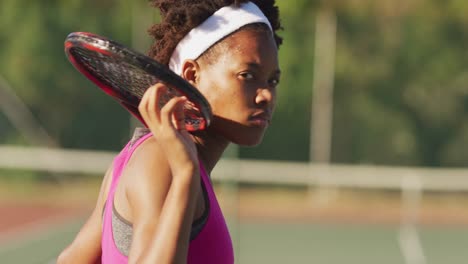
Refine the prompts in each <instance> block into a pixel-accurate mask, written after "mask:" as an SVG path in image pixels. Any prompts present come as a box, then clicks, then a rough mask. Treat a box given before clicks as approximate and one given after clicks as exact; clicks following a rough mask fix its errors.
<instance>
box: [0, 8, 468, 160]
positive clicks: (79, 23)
mask: <svg viewBox="0 0 468 264" xmlns="http://www.w3.org/2000/svg"><path fill="white" fill-rule="evenodd" d="M278 5H279V7H280V10H281V16H282V21H283V26H284V29H285V30H284V31H283V32H281V35H282V36H283V37H284V45H283V46H282V47H281V49H280V63H281V68H282V73H283V74H282V81H281V84H280V87H279V99H278V100H279V101H278V107H277V111H276V113H275V118H274V120H273V125H272V126H271V127H270V130H269V131H268V133H267V135H266V137H265V140H264V142H263V144H262V145H261V146H259V147H257V148H242V149H241V150H240V155H241V158H256V159H281V160H296V161H305V160H309V158H310V157H309V156H310V154H309V138H310V136H309V135H310V125H309V124H310V121H311V98H312V96H313V93H312V84H313V80H314V76H313V75H314V74H313V73H314V58H315V56H316V54H314V44H315V30H316V28H315V23H316V14H317V12H319V11H320V10H328V11H329V12H332V13H333V14H335V15H336V21H337V35H336V40H337V44H336V60H335V63H336V65H335V77H334V80H335V84H334V94H333V102H334V106H333V133H332V153H331V161H332V162H334V163H354V164H356V163H366V164H385V165H409V166H435V167H437V166H467V165H468V159H467V158H466V157H468V115H467V112H468V60H467V59H468V49H467V48H466V47H467V46H468V16H467V15H466V14H467V11H468V2H467V1H463V0H445V1H440V0H412V1H403V0H379V1H375V0H346V1H343V0H335V1H331V0H328V1H319V0H293V1H286V0H278ZM136 6H138V7H136ZM103 10H105V12H103ZM140 12H141V13H140ZM143 12H146V16H147V14H148V13H149V14H150V18H151V19H150V21H149V22H147V23H146V22H144V21H143V22H138V23H136V22H135V21H138V19H139V17H140V16H144V15H143ZM157 20H158V15H157V13H156V11H155V10H154V9H153V8H151V7H149V4H148V3H147V2H146V1H138V2H137V1H127V0H99V1H97V0H93V1H91V0H68V1H58V0H41V1H26V0H2V1H0V61H1V63H0V75H1V76H2V77H3V78H5V79H6V81H7V82H8V83H9V84H10V85H11V87H12V88H13V89H14V91H15V92H16V94H17V95H18V96H19V97H20V98H21V99H22V100H23V101H24V102H25V103H26V104H27V105H28V107H29V108H30V109H31V111H32V112H33V113H34V115H35V116H36V118H37V119H38V120H39V121H40V123H41V124H42V125H43V126H44V127H45V128H46V130H47V131H48V132H49V133H50V134H51V136H52V137H53V138H55V139H56V140H57V141H58V142H59V144H60V146H61V147H65V148H82V149H99V150H115V151H117V150H119V149H120V148H121V147H122V145H123V144H124V143H125V142H126V141H127V140H128V138H129V134H130V127H131V125H130V123H131V122H130V117H129V114H128V113H127V112H126V111H125V110H124V109H123V108H121V107H120V106H119V105H118V104H117V103H115V102H114V101H113V100H111V99H110V98H108V97H107V96H106V95H105V94H104V93H102V92H101V91H100V90H99V89H96V88H95V87H94V86H93V84H91V83H90V82H89V81H88V80H87V79H85V78H84V77H83V76H81V74H79V73H78V72H77V71H76V70H75V69H74V68H73V67H72V65H71V64H70V63H69V62H68V61H67V59H66V57H65V55H64V51H63V42H64V39H65V37H66V36H67V34H68V33H70V32H73V31H89V32H93V33H96V34H100V35H104V36H107V37H109V38H111V39H114V40H117V41H119V42H121V43H125V44H127V45H129V46H133V47H135V48H137V49H139V50H140V51H141V52H145V50H142V47H141V46H138V45H136V44H135V34H142V33H145V32H146V30H147V29H148V28H149V27H150V26H151V23H152V22H156V21H157ZM144 41H145V43H148V42H149V41H150V39H149V37H148V36H146V39H145V40H144ZM136 46H138V47H136ZM0 144H23V145H27V144H28V142H27V140H26V139H25V138H24V137H23V136H22V135H21V134H20V133H19V132H18V131H17V130H16V129H15V128H14V127H13V126H12V124H11V122H9V121H8V120H7V118H6V116H4V115H3V114H2V113H0Z"/></svg>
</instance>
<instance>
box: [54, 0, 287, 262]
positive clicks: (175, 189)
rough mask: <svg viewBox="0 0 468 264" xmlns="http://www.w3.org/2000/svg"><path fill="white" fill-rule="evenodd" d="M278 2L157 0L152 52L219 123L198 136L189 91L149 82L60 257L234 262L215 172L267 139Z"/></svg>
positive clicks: (274, 79)
mask: <svg viewBox="0 0 468 264" xmlns="http://www.w3.org/2000/svg"><path fill="white" fill-rule="evenodd" d="M274 2H275V1H274V0H257V1H252V2H249V1H233V0H224V1H221V0H200V1H181V0H177V1H176V0H172V1H169V0H154V1H152V3H153V4H154V6H156V7H157V8H159V9H160V11H161V15H162V22H161V23H160V24H157V25H154V26H153V27H152V28H151V29H150V31H149V32H150V34H151V35H152V36H153V37H154V38H155V44H154V45H153V47H152V48H151V50H150V56H152V57H153V58H154V59H156V60H157V61H159V62H161V63H163V64H166V65H168V66H169V67H170V68H171V69H172V70H173V71H174V72H176V73H177V74H179V75H180V76H182V77H183V78H184V79H186V80H187V81H188V82H190V83H191V84H192V85H193V86H195V87H196V88H197V89H198V90H199V91H200V92H201V93H202V94H203V95H204V96H205V97H206V98H207V100H208V102H209V103H210V105H211V107H212V111H213V115H214V118H213V121H212V123H211V125H210V126H209V127H208V129H206V130H204V131H201V132H196V133H192V134H189V133H188V132H187V131H186V130H185V126H184V112H183V108H182V106H183V103H184V102H185V101H186V100H187V99H186V98H184V97H175V98H173V99H171V100H170V101H169V102H167V103H166V104H165V105H164V106H162V107H160V106H158V103H157V102H158V101H159V100H158V99H159V98H160V97H161V96H162V95H163V94H164V92H165V90H166V87H165V86H164V85H162V84H158V85H155V86H153V87H151V88H149V89H148V90H147V91H146V93H145V94H144V96H143V98H142V100H141V103H140V105H139V111H140V113H141V115H142V117H143V119H144V121H145V123H146V124H147V126H148V130H146V131H145V130H138V131H136V133H135V136H134V138H133V139H132V140H131V141H130V142H129V144H127V146H126V147H125V148H124V149H123V150H122V152H121V153H120V154H119V155H118V156H117V157H116V158H115V160H114V162H113V164H112V166H111V167H110V168H109V169H108V172H107V173H106V176H105V177H104V180H103V184H102V186H101V190H100V194H99V197H98V201H97V204H96V207H95V209H94V211H93V213H92V215H91V216H90V218H89V219H88V221H87V222H86V223H85V225H84V226H83V227H82V228H81V230H80V232H79V233H78V235H77V236H76V238H75V239H74V241H73V242H72V243H71V245H69V246H68V247H67V248H66V249H65V250H64V251H63V252H62V253H61V254H60V256H59V258H58V263H112V264H118V263H190V264H194V263H195V264H196V263H203V264H210V263H215V264H231V263H234V253H233V248H232V243H231V238H230V235H229V232H228V229H227V226H226V223H225V220H224V217H223V215H222V212H221V210H220V208H219V205H218V202H217V200H216V195H215V193H214V191H213V187H212V184H211V181H210V176H209V175H210V172H211V171H212V169H213V168H214V167H215V165H216V163H217V162H218V160H219V159H220V157H221V155H222V153H223V151H224V150H225V149H226V147H227V146H228V145H229V144H230V143H234V144H239V145H245V146H254V145H257V144H259V143H260V142H261V140H262V138H263V135H264V133H265V130H266V128H267V127H268V125H269V123H270V120H271V118H272V113H273V110H274V107H275V97H276V86H277V84H278V82H279V78H280V76H279V75H280V71H279V65H278V54H277V51H278V47H279V45H280V44H281V41H282V40H281V38H280V37H279V36H278V35H277V34H276V31H277V30H278V29H280V27H281V26H280V22H279V17H278V9H277V7H276V6H275V3H274Z"/></svg>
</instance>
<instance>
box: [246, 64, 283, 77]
mask: <svg viewBox="0 0 468 264" xmlns="http://www.w3.org/2000/svg"><path fill="white" fill-rule="evenodd" d="M247 66H248V67H252V68H256V69H260V68H261V67H260V64H258V63H256V62H249V63H247ZM274 74H277V75H281V70H280V69H276V70H275V72H274Z"/></svg>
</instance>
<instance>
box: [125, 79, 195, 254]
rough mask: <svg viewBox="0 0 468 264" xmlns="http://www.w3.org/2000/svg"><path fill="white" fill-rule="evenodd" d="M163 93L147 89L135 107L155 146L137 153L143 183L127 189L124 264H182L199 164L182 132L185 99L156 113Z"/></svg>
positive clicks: (191, 146) (193, 208) (167, 105)
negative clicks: (128, 233) (129, 237)
mask: <svg viewBox="0 0 468 264" xmlns="http://www.w3.org/2000/svg"><path fill="white" fill-rule="evenodd" d="M165 89H166V88H165V87H164V86H163V85H156V86H155V87H152V88H150V89H149V90H148V91H147V92H146V93H145V95H144V96H143V99H142V102H141V103H140V107H139V110H140V113H141V114H142V116H143V118H144V119H145V121H146V123H147V124H148V126H149V128H150V129H151V131H152V132H153V134H155V135H157V140H156V142H153V144H152V145H151V144H148V147H147V148H146V149H143V150H142V152H144V151H147V153H146V154H141V155H139V156H138V157H140V158H139V159H138V158H136V160H137V161H136V162H142V164H136V165H135V166H134V167H133V169H134V170H137V171H138V172H137V173H138V175H144V177H142V178H143V181H135V182H139V183H135V185H140V186H138V187H134V188H130V189H129V190H130V191H129V193H128V201H129V205H130V207H131V210H132V215H133V217H134V219H133V223H134V240H133V241H132V248H131V251H130V256H129V263H186V260H187V253H188V244H189V237H190V230H191V223H192V220H193V217H194V212H195V207H196V199H195V198H196V197H197V195H198V194H199V192H200V184H199V183H200V175H199V167H198V158H197V152H196V148H195V144H194V143H193V141H192V139H191V137H190V135H189V134H188V132H187V131H186V130H185V125H184V116H183V103H184V102H185V100H186V99H184V98H174V99H172V100H170V101H169V102H168V103H167V104H166V105H165V106H164V107H163V108H162V109H161V110H159V109H157V102H158V98H159V97H160V95H161V94H162V93H163V92H164V91H165ZM135 154H136V153H135ZM141 184H144V186H142V185H141ZM155 186H156V187H155ZM131 190H133V191H131ZM142 190H144V191H142Z"/></svg>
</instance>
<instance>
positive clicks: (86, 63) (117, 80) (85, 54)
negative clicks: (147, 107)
mask: <svg viewBox="0 0 468 264" xmlns="http://www.w3.org/2000/svg"><path fill="white" fill-rule="evenodd" d="M70 53H71V54H72V55H73V57H74V58H75V59H76V60H78V63H79V64H81V65H82V66H83V67H84V68H85V70H86V71H87V72H89V73H92V74H93V75H94V77H96V78H97V79H98V80H99V81H100V82H102V83H103V84H104V85H105V86H107V87H112V88H115V89H117V90H118V92H117V93H115V92H114V91H112V89H110V90H109V89H104V90H105V92H107V93H108V94H111V95H112V96H114V97H118V99H119V100H121V101H126V103H127V104H128V103H129V104H131V105H133V106H135V107H137V106H138V104H139V102H140V100H141V98H142V97H143V94H144V93H145V91H146V90H147V89H148V88H149V87H151V86H152V85H154V84H156V83H158V82H161V80H159V79H157V78H156V77H154V76H152V75H150V74H148V73H147V72H146V71H144V70H142V69H141V68H139V67H136V66H134V65H132V64H130V63H125V62H123V60H122V59H121V58H119V57H116V55H108V54H102V53H101V52H98V51H93V50H89V49H85V48H81V47H74V48H73V49H71V50H70ZM167 87H168V88H169V89H168V92H167V93H165V94H164V95H163V96H162V98H161V100H160V102H159V107H162V106H163V105H165V104H166V103H167V102H168V101H169V100H170V99H171V98H173V97H175V96H181V94H180V93H179V92H178V91H177V90H176V89H174V88H172V87H171V86H170V85H167ZM101 88H103V87H101ZM184 113H185V123H186V126H187V130H189V131H195V130H199V129H203V128H204V127H205V125H206V122H205V120H204V118H203V117H201V115H200V110H199V108H198V107H197V106H196V105H195V104H193V103H192V102H190V101H188V102H187V103H186V104H185V105H184Z"/></svg>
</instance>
